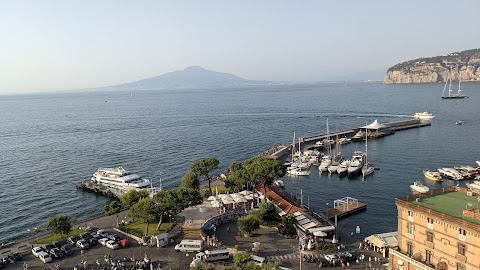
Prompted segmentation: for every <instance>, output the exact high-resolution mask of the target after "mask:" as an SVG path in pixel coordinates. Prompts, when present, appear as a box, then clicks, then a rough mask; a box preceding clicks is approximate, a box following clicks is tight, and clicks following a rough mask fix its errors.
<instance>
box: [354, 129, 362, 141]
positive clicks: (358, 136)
mask: <svg viewBox="0 0 480 270" xmlns="http://www.w3.org/2000/svg"><path fill="white" fill-rule="evenodd" d="M363 137H365V132H363V130H359V131H358V132H357V133H356V134H355V135H353V137H352V139H351V140H352V141H354V142H358V141H363Z"/></svg>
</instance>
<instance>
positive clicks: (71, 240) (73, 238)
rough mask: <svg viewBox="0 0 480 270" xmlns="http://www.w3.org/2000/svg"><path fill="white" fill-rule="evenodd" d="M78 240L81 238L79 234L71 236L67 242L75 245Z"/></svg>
mask: <svg viewBox="0 0 480 270" xmlns="http://www.w3.org/2000/svg"><path fill="white" fill-rule="evenodd" d="M78 240H80V237H78V236H71V237H69V238H67V242H68V243H69V244H70V245H72V246H75V245H76V244H77V242H78Z"/></svg>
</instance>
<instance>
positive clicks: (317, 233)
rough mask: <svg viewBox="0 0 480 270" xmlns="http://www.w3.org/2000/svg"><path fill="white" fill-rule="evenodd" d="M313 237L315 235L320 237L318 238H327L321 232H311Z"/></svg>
mask: <svg viewBox="0 0 480 270" xmlns="http://www.w3.org/2000/svg"><path fill="white" fill-rule="evenodd" d="M313 235H315V236H320V237H325V236H327V234H326V233H324V232H322V231H316V232H313Z"/></svg>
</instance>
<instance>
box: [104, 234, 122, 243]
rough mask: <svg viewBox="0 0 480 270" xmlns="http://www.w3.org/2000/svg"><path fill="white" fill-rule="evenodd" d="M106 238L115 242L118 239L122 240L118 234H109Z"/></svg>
mask: <svg viewBox="0 0 480 270" xmlns="http://www.w3.org/2000/svg"><path fill="white" fill-rule="evenodd" d="M107 238H108V239H110V240H113V241H115V242H118V241H120V240H122V238H120V236H118V235H116V234H110V235H109V236H107Z"/></svg>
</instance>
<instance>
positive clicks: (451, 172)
mask: <svg viewBox="0 0 480 270" xmlns="http://www.w3.org/2000/svg"><path fill="white" fill-rule="evenodd" d="M438 171H439V172H440V173H441V174H442V175H443V176H445V177H447V178H449V179H452V180H455V181H459V180H463V176H461V175H460V173H459V172H458V171H457V170H455V169H452V168H441V169H438Z"/></svg>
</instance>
